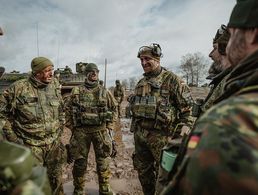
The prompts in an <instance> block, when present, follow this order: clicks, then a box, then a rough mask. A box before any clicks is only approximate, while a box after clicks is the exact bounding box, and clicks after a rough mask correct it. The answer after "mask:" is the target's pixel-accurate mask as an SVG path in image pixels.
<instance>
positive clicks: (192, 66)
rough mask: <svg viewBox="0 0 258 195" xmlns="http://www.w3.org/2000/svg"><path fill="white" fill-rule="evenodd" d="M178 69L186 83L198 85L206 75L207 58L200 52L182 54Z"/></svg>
mask: <svg viewBox="0 0 258 195" xmlns="http://www.w3.org/2000/svg"><path fill="white" fill-rule="evenodd" d="M180 69H181V71H182V73H183V78H185V80H186V83H187V84H192V85H196V86H198V85H199V84H201V83H202V82H203V81H204V78H205V77H206V76H205V75H207V69H208V59H207V58H205V57H204V56H203V55H202V54H201V53H200V52H196V53H194V54H191V53H188V54H186V55H184V56H182V59H181V65H180Z"/></svg>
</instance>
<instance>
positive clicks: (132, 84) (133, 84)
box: [129, 77, 137, 90]
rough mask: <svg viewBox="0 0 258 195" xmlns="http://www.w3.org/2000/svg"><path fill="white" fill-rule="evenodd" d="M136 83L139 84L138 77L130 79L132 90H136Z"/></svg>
mask: <svg viewBox="0 0 258 195" xmlns="http://www.w3.org/2000/svg"><path fill="white" fill-rule="evenodd" d="M136 83H137V79H136V77H130V78H129V86H130V90H133V89H134V88H135V86H136Z"/></svg>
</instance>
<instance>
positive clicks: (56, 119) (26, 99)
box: [0, 57, 66, 194]
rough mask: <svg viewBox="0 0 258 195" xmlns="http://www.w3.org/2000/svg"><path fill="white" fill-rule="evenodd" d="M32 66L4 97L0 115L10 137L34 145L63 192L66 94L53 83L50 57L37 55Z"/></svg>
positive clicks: (55, 189) (53, 182) (0, 101)
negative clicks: (64, 104)
mask: <svg viewBox="0 0 258 195" xmlns="http://www.w3.org/2000/svg"><path fill="white" fill-rule="evenodd" d="M31 69H32V74H31V75H30V77H29V78H26V79H22V80H19V81H16V82H15V83H13V84H12V85H11V86H10V88H9V89H7V90H6V91H5V92H4V94H3V97H2V98H1V99H0V105H1V106H0V108H1V112H0V119H1V121H3V120H4V121H6V124H5V126H4V127H3V131H4V135H5V137H6V139H7V140H8V141H10V142H15V143H18V144H22V145H25V146H26V147H28V148H30V149H31V151H32V153H33V155H34V156H35V158H36V159H37V160H38V161H39V163H40V164H41V165H43V166H45V167H46V168H47V173H48V177H49V181H50V184H51V188H52V191H53V193H54V194H63V185H62V164H63V162H64V159H65V158H66V157H65V156H64V150H65V148H64V146H63V144H62V143H61V140H60V136H61V133H62V124H63V123H64V121H63V120H64V115H63V113H62V109H61V108H62V98H61V96H60V93H59V91H58V90H57V88H56V86H55V84H54V83H53V80H52V78H53V73H52V72H53V63H52V62H51V61H50V60H49V59H47V58H45V57H36V58H34V59H33V60H32V62H31Z"/></svg>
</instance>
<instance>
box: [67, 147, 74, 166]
mask: <svg viewBox="0 0 258 195" xmlns="http://www.w3.org/2000/svg"><path fill="white" fill-rule="evenodd" d="M65 148H66V153H67V163H68V164H71V163H73V161H74V158H73V156H72V154H71V146H70V144H66V145H65Z"/></svg>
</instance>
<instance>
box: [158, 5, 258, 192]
mask: <svg viewBox="0 0 258 195" xmlns="http://www.w3.org/2000/svg"><path fill="white" fill-rule="evenodd" d="M257 18H258V1H256V0H237V3H236V5H235V7H234V9H233V11H232V13H231V16H230V19H229V23H228V29H229V32H230V35H231V36H230V40H229V42H228V45H227V48H226V51H227V56H228V59H229V61H230V63H231V64H232V66H233V67H234V68H233V70H232V71H231V72H230V73H229V77H228V79H227V80H226V83H225V87H224V93H223V98H221V100H222V102H220V103H219V104H217V105H215V106H213V107H212V108H211V109H209V110H208V111H207V112H206V113H205V114H204V115H203V116H202V117H201V118H200V119H199V120H198V121H197V124H196V126H195V129H194V130H193V132H192V134H191V136H189V140H188V141H187V142H186V144H184V146H185V147H182V150H183V151H184V150H186V152H185V151H184V152H182V156H180V158H178V161H177V162H176V163H177V164H179V166H177V168H175V170H176V171H177V174H176V175H175V177H174V178H173V179H172V180H171V182H170V183H169V185H168V187H167V188H166V189H165V190H164V192H163V193H162V194H221V195H222V194H258V187H257V186H258V161H257V156H258V140H257V136H258V132H257V129H258V122H257V119H258V112H257V110H258V72H257V67H258V60H257V59H258V39H257V37H258V19H257Z"/></svg>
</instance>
